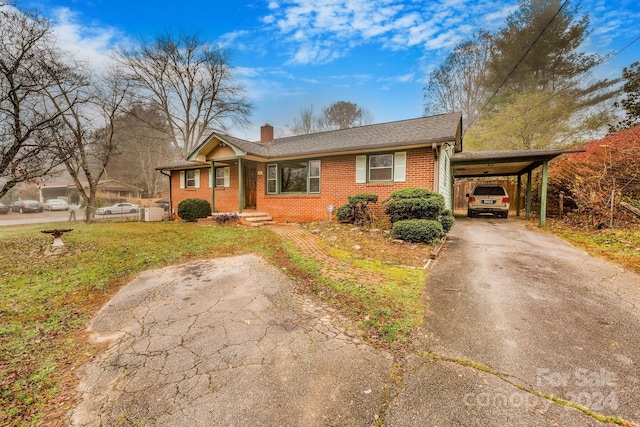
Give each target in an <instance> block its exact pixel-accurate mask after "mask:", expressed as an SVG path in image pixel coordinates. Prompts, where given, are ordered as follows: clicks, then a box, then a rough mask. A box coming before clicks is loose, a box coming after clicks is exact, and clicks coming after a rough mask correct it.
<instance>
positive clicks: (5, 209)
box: [0, 203, 11, 215]
mask: <svg viewBox="0 0 640 427" xmlns="http://www.w3.org/2000/svg"><path fill="white" fill-rule="evenodd" d="M10 210H11V208H10V207H9V206H7V205H5V204H4V203H0V214H3V215H4V214H8V213H9V211H10Z"/></svg>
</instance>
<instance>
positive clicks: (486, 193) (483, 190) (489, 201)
mask: <svg viewBox="0 0 640 427" xmlns="http://www.w3.org/2000/svg"><path fill="white" fill-rule="evenodd" d="M483 213H489V214H492V215H496V216H500V217H502V218H507V217H508V216H509V195H508V194H507V190H505V189H504V187H503V186H501V185H478V186H476V187H475V188H474V189H473V191H472V192H471V193H469V194H467V216H468V217H469V218H472V217H474V216H478V215H480V214H483Z"/></svg>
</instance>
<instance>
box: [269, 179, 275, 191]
mask: <svg viewBox="0 0 640 427" xmlns="http://www.w3.org/2000/svg"><path fill="white" fill-rule="evenodd" d="M275 192H276V181H275V180H269V181H267V193H275Z"/></svg>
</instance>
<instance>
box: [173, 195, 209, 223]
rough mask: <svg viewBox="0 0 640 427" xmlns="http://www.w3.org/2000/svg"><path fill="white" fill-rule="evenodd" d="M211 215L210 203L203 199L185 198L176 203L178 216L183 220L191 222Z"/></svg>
mask: <svg viewBox="0 0 640 427" xmlns="http://www.w3.org/2000/svg"><path fill="white" fill-rule="evenodd" d="M209 215H211V205H210V204H209V202H207V201H206V200H204V199H186V200H183V201H181V202H180V203H179V204H178V216H179V217H180V218H182V220H183V221H188V222H193V221H196V220H197V219H198V218H206V217H208V216H209Z"/></svg>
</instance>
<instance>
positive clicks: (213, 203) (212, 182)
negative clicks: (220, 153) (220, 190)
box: [209, 160, 216, 215]
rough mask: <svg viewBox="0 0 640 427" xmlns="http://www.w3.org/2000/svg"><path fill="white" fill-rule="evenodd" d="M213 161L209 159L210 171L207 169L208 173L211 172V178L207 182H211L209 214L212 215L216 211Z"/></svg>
mask: <svg viewBox="0 0 640 427" xmlns="http://www.w3.org/2000/svg"><path fill="white" fill-rule="evenodd" d="M213 163H214V161H213V160H212V161H211V171H209V173H210V174H211V175H210V176H211V180H210V181H209V182H211V215H213V213H214V212H215V211H216V174H215V171H216V170H215V168H214V167H213Z"/></svg>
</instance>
